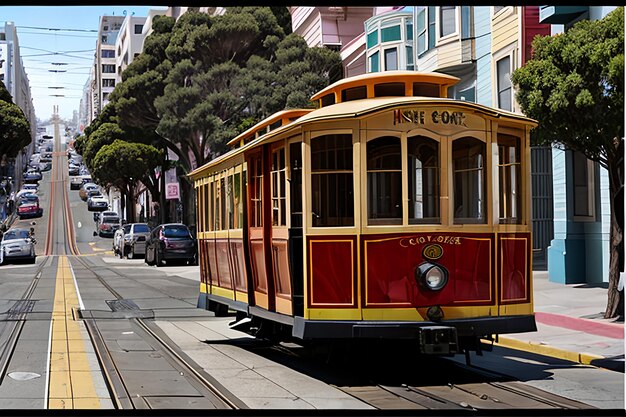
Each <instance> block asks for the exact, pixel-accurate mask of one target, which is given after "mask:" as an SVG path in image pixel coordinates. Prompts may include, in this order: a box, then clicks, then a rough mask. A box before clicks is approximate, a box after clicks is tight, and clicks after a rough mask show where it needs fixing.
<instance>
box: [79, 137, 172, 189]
mask: <svg viewBox="0 0 626 417" xmlns="http://www.w3.org/2000/svg"><path fill="white" fill-rule="evenodd" d="M162 152H163V151H161V150H158V149H156V148H154V147H153V146H150V145H145V144H142V143H129V142H125V141H123V140H115V141H114V142H112V143H110V144H106V145H104V146H102V148H101V149H100V150H99V151H98V153H97V154H96V156H95V158H94V160H93V164H92V165H93V169H92V171H91V173H92V175H93V177H94V179H96V181H98V182H99V183H100V184H112V185H116V186H118V187H120V188H123V189H124V188H126V187H127V186H128V185H130V184H134V183H136V182H137V181H141V180H142V179H144V178H146V177H147V176H148V175H149V174H150V172H151V171H153V170H154V168H155V167H156V166H158V164H159V162H160V160H161V159H162V157H163V155H162Z"/></svg>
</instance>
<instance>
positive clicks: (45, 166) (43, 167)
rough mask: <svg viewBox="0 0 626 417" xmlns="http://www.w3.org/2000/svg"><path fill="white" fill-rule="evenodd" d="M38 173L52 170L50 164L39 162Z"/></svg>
mask: <svg viewBox="0 0 626 417" xmlns="http://www.w3.org/2000/svg"><path fill="white" fill-rule="evenodd" d="M39 170H40V171H50V170H52V162H40V163H39Z"/></svg>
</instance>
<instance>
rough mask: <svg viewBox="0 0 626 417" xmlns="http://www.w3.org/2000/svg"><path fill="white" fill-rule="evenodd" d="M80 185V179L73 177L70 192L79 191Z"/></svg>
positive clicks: (81, 183) (81, 180)
mask: <svg viewBox="0 0 626 417" xmlns="http://www.w3.org/2000/svg"><path fill="white" fill-rule="evenodd" d="M81 185H83V179H82V178H81V177H74V178H72V179H71V180H70V190H80V186H81Z"/></svg>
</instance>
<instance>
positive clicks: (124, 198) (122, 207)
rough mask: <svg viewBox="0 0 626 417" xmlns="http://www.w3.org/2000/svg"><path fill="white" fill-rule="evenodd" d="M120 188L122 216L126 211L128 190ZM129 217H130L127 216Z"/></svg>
mask: <svg viewBox="0 0 626 417" xmlns="http://www.w3.org/2000/svg"><path fill="white" fill-rule="evenodd" d="M118 190H120V209H121V211H122V212H121V213H120V216H122V217H123V215H124V213H126V211H125V210H126V192H125V190H122V189H121V188H118ZM127 219H128V217H127Z"/></svg>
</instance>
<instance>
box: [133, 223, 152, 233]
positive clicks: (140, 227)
mask: <svg viewBox="0 0 626 417" xmlns="http://www.w3.org/2000/svg"><path fill="white" fill-rule="evenodd" d="M133 231H134V232H135V233H149V232H150V228H149V227H148V226H147V225H145V224H136V225H135V227H134V228H133Z"/></svg>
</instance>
